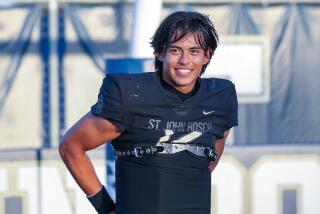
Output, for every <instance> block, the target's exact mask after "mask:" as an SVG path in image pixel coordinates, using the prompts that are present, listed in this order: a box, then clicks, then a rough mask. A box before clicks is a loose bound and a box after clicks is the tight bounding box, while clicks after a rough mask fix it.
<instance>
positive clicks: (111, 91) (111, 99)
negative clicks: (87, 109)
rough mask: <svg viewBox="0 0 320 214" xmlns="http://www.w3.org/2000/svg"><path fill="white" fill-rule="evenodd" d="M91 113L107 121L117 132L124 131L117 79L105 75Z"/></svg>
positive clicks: (121, 103)
mask: <svg viewBox="0 0 320 214" xmlns="http://www.w3.org/2000/svg"><path fill="white" fill-rule="evenodd" d="M91 113H92V114H93V115H95V116H97V117H101V118H104V119H107V120H108V121H110V122H111V123H113V124H114V125H115V126H116V127H117V128H118V129H119V131H121V132H122V131H124V130H125V122H124V105H123V102H122V96H121V89H120V84H119V79H116V78H115V77H114V76H112V75H110V74H108V75H106V77H105V78H104V79H103V83H102V86H101V88H100V92H99V95H98V101H97V102H96V104H94V105H93V106H92V107H91Z"/></svg>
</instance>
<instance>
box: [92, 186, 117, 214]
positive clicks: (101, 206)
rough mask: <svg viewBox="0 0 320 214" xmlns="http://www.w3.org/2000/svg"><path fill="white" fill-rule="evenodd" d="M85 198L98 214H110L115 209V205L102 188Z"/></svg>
mask: <svg viewBox="0 0 320 214" xmlns="http://www.w3.org/2000/svg"><path fill="white" fill-rule="evenodd" d="M87 198H88V200H89V201H90V203H91V204H92V206H93V207H94V208H95V209H96V211H97V212H98V213H99V214H102V213H103V214H105V213H110V212H111V211H114V210H115V208H116V206H115V203H114V202H113V200H112V198H111V197H110V196H109V194H108V192H107V190H106V188H105V187H104V186H102V187H101V189H100V191H98V192H97V193H95V194H93V195H91V196H87Z"/></svg>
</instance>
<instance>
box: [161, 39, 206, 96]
mask: <svg viewBox="0 0 320 214" xmlns="http://www.w3.org/2000/svg"><path fill="white" fill-rule="evenodd" d="M157 57H158V59H159V60H160V61H162V63H163V71H162V75H163V79H164V81H166V82H167V83H168V84H169V85H171V86H173V87H174V88H175V89H177V90H178V91H180V92H182V93H188V92H190V91H192V89H193V88H194V86H195V83H196V81H197V78H198V77H199V76H200V74H201V71H202V66H203V65H205V64H207V63H208V62H209V61H210V57H209V51H208V52H207V53H206V52H205V51H204V50H203V49H202V48H201V46H200V45H199V44H197V42H196V38H195V36H194V34H187V35H186V36H185V37H183V38H182V39H180V40H179V41H177V42H175V43H171V44H170V46H169V47H168V48H167V50H166V52H165V53H158V54H157Z"/></svg>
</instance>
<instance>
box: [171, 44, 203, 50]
mask: <svg viewBox="0 0 320 214" xmlns="http://www.w3.org/2000/svg"><path fill="white" fill-rule="evenodd" d="M169 48H178V49H182V48H181V47H179V46H175V45H170V46H169ZM189 49H200V50H202V47H200V46H194V47H191V48H189Z"/></svg>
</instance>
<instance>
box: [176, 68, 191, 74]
mask: <svg viewBox="0 0 320 214" xmlns="http://www.w3.org/2000/svg"><path fill="white" fill-rule="evenodd" d="M177 71H178V72H181V73H188V72H190V71H191V69H185V68H180V69H177Z"/></svg>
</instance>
